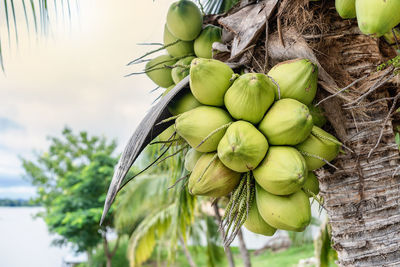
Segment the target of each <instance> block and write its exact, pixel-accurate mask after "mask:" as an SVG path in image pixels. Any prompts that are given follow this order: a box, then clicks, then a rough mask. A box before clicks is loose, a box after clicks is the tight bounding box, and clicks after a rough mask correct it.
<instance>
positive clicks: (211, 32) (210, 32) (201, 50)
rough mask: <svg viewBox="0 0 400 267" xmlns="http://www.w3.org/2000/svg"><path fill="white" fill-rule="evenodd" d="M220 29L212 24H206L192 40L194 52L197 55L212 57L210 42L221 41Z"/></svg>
mask: <svg viewBox="0 0 400 267" xmlns="http://www.w3.org/2000/svg"><path fill="white" fill-rule="evenodd" d="M221 35H222V29H221V28H220V27H217V26H214V25H207V26H205V27H204V29H203V30H202V31H201V33H200V35H199V37H197V38H196V40H195V41H194V53H195V54H196V56H198V57H202V58H212V44H213V43H214V42H221Z"/></svg>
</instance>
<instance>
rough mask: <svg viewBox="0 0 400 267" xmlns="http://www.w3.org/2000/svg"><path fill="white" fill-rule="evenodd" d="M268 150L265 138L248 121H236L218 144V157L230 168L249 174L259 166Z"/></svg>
mask: <svg viewBox="0 0 400 267" xmlns="http://www.w3.org/2000/svg"><path fill="white" fill-rule="evenodd" d="M267 150H268V142H267V139H266V138H265V136H264V135H263V134H262V133H260V132H259V131H258V130H257V128H256V127H254V126H253V125H252V124H251V123H249V122H247V121H236V122H234V123H232V124H231V125H230V126H229V128H228V129H227V130H226V132H225V135H224V137H222V139H221V141H220V142H219V144H218V157H219V159H220V160H221V161H222V163H224V164H225V166H227V167H228V168H230V169H232V170H234V171H237V172H248V171H249V170H253V169H254V168H256V167H257V166H258V164H259V163H260V162H261V160H262V159H263V158H264V156H265V154H266V153H267Z"/></svg>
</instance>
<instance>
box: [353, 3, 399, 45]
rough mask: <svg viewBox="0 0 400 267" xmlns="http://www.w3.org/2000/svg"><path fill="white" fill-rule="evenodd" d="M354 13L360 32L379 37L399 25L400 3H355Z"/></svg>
mask: <svg viewBox="0 0 400 267" xmlns="http://www.w3.org/2000/svg"><path fill="white" fill-rule="evenodd" d="M356 13H357V21H358V27H359V28H360V30H361V31H362V32H363V33H364V34H373V35H374V36H376V37H380V36H382V35H384V34H385V33H387V32H389V31H390V30H391V29H392V28H393V27H395V26H396V25H397V24H399V23H400V1H399V0H362V1H356Z"/></svg>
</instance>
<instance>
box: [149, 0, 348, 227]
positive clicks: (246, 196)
mask: <svg viewBox="0 0 400 267" xmlns="http://www.w3.org/2000/svg"><path fill="white" fill-rule="evenodd" d="M202 19H203V18H202V16H201V12H200V10H199V9H198V8H197V6H196V5H195V4H194V3H193V2H191V1H188V0H181V1H178V2H176V3H174V4H172V5H171V7H170V9H169V11H168V15H167V23H166V26H165V30H164V43H165V45H166V49H167V51H168V53H169V54H168V55H163V56H160V57H158V58H156V59H153V60H152V61H150V62H149V63H148V64H147V69H148V70H150V71H149V72H148V75H149V77H150V78H151V79H152V80H153V81H154V82H155V83H157V84H158V85H159V86H161V87H165V88H167V89H166V91H165V93H164V94H166V93H168V91H169V90H171V89H172V88H173V87H174V85H175V84H176V83H178V82H179V81H181V80H182V79H183V78H184V77H185V76H187V75H190V79H189V81H190V82H189V87H188V88H185V89H183V90H182V91H181V92H179V93H178V94H177V95H176V96H175V97H174V98H173V99H172V101H171V102H170V103H169V105H168V110H169V111H170V113H171V114H172V115H173V118H174V119H175V123H174V124H173V125H172V126H170V127H169V128H168V129H166V130H165V131H164V132H163V133H161V134H160V135H159V136H158V140H160V141H162V142H165V143H170V144H171V145H176V144H178V145H183V144H186V145H189V146H190V147H191V149H190V150H189V151H188V152H187V153H186V155H185V168H186V170H187V171H188V172H189V173H190V177H189V180H188V183H187V186H188V190H189V192H190V193H191V194H193V195H198V196H208V197H213V198H218V197H223V196H228V195H230V199H231V200H230V203H228V205H227V208H226V214H229V215H225V216H224V218H225V217H226V216H228V217H232V218H233V219H232V220H235V222H233V221H231V222H230V223H228V224H229V225H231V224H232V222H233V224H235V227H236V225H239V227H240V225H241V223H244V225H245V227H246V228H247V229H249V230H250V231H253V232H255V233H259V234H263V235H273V234H274V233H275V231H276V229H283V230H289V231H303V230H304V229H305V228H306V227H307V225H308V224H309V223H310V220H311V207H310V200H309V197H316V195H317V194H318V192H319V186H318V179H317V178H316V176H315V175H314V173H313V172H312V171H313V170H316V169H318V168H320V167H322V166H323V165H325V164H326V163H328V162H329V161H331V160H333V159H334V158H335V157H336V156H337V155H338V153H339V149H340V146H341V143H340V142H339V141H338V140H337V139H336V138H335V137H334V136H332V135H331V134H329V133H327V132H325V131H324V130H323V129H321V127H322V126H323V125H324V123H325V122H326V120H325V118H324V116H323V115H322V112H321V110H320V109H319V108H318V107H315V106H313V105H312V102H313V100H314V97H315V95H316V92H317V79H318V67H317V65H316V64H314V63H313V62H311V61H310V60H308V59H302V58H300V59H294V60H290V61H286V62H282V63H280V64H277V65H276V66H274V67H273V68H272V69H271V70H270V71H269V72H268V74H267V75H266V74H263V73H245V74H242V75H239V74H237V73H235V72H234V71H233V70H232V69H231V68H230V67H229V66H228V65H226V64H225V63H224V62H221V61H218V60H215V59H212V43H213V42H216V41H220V40H221V30H220V29H219V28H218V27H215V26H206V27H204V28H202V27H201V25H202ZM193 53H194V54H193ZM178 58H180V59H179V60H178ZM162 64H169V65H170V66H172V67H173V68H172V71H171V68H155V66H160V65H162ZM254 196H255V197H254ZM238 203H239V204H240V206H237V205H236V204H238ZM243 203H245V205H243ZM235 205H236V207H234V206H235ZM232 210H234V213H235V215H234V216H231V214H233V213H232ZM246 210H247V212H246ZM235 227H234V228H235ZM236 229H237V227H236ZM226 232H228V230H227V231H226Z"/></svg>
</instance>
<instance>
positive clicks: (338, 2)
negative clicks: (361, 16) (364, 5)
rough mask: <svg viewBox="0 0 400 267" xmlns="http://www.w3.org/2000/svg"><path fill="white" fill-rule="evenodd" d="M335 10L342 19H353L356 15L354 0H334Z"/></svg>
mask: <svg viewBox="0 0 400 267" xmlns="http://www.w3.org/2000/svg"><path fill="white" fill-rule="evenodd" d="M335 7H336V11H337V12H338V13H339V15H340V16H341V17H342V18H344V19H353V18H355V17H356V16H357V15H356V0H335Z"/></svg>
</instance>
